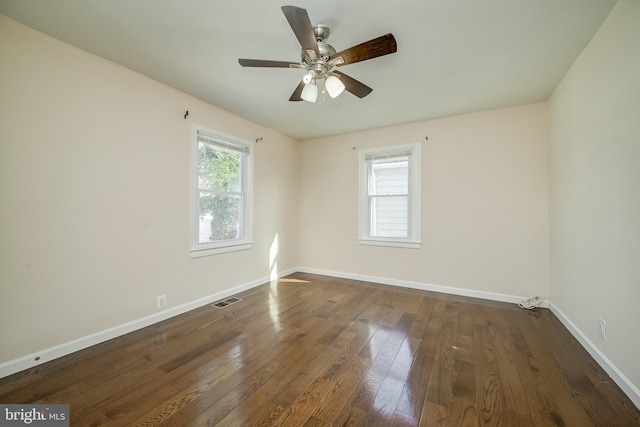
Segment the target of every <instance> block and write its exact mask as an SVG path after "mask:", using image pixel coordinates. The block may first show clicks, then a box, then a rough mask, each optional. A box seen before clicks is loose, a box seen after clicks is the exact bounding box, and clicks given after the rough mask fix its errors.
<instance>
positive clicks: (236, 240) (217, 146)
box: [191, 127, 252, 257]
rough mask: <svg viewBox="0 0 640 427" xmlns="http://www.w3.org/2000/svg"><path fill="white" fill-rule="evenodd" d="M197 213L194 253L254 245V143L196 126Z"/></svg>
mask: <svg viewBox="0 0 640 427" xmlns="http://www.w3.org/2000/svg"><path fill="white" fill-rule="evenodd" d="M194 140H195V144H194V145H195V150H194V151H195V165H196V167H195V169H196V171H195V197H194V200H195V203H194V204H195V208H194V211H195V214H194V226H193V229H194V233H193V247H192V252H191V253H192V256H193V257H198V256H206V255H212V254H216V253H222V252H229V251H236V250H243V249H249V248H250V247H251V243H252V242H251V190H252V185H251V181H252V180H251V175H252V174H251V172H252V158H251V145H250V144H249V143H247V142H244V141H241V140H238V139H236V138H234V137H231V136H228V135H223V134H221V133H219V132H216V131H211V130H205V129H203V128H200V127H196V129H195V137H194Z"/></svg>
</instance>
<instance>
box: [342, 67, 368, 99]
mask: <svg viewBox="0 0 640 427" xmlns="http://www.w3.org/2000/svg"><path fill="white" fill-rule="evenodd" d="M333 73H334V74H337V75H338V76H339V78H340V81H341V82H342V83H343V84H344V88H345V89H346V90H347V91H349V92H351V93H352V94H354V95H355V96H357V97H358V98H364V97H365V96H367V95H369V94H370V93H371V91H372V90H373V89H371V88H370V87H369V86H367V85H366V84H364V83H361V82H359V81H358V80H356V79H354V78H353V77H349V76H347V75H346V74H345V73H341V72H340V71H333Z"/></svg>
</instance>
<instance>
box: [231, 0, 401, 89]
mask: <svg viewBox="0 0 640 427" xmlns="http://www.w3.org/2000/svg"><path fill="white" fill-rule="evenodd" d="M282 12H283V13H284V16H285V17H286V18H287V21H288V22H289V25H290V26H291V29H292V30H293V32H294V34H295V35H296V37H297V38H298V41H299V42H300V45H301V46H302V54H301V59H300V62H287V61H270V60H262V59H243V58H240V59H238V62H239V63H240V65H242V66H243V67H271V68H302V69H305V70H307V72H306V74H305V75H304V77H303V78H302V81H301V82H300V84H298V87H296V90H294V91H293V94H292V95H291V98H289V101H302V100H305V101H309V102H316V100H317V97H318V85H317V84H318V82H321V81H324V90H325V91H326V92H327V93H328V94H329V96H331V97H332V98H335V97H336V96H338V95H340V94H341V93H342V91H344V90H345V89H346V90H347V91H348V92H351V93H352V94H354V95H355V96H357V97H359V98H364V97H365V96H367V95H369V94H370V93H371V91H372V90H373V89H371V88H370V87H369V86H367V85H365V84H363V83H361V82H359V81H358V80H356V79H354V78H352V77H349V76H348V75H346V74H344V73H341V72H340V71H337V70H335V68H336V67H341V66H343V65H348V64H353V63H355V62H360V61H366V60H368V59H373V58H377V57H379V56H383V55H388V54H390V53H394V52H396V51H397V50H398V47H397V45H396V39H395V38H394V37H393V34H391V33H389V34H385V35H384V36H380V37H377V38H375V39H372V40H369V41H367V42H364V43H361V44H359V45H357V46H353V47H350V48H349V49H345V50H342V51H340V52H336V50H335V49H334V48H333V46H331V45H329V44H327V42H326V40H327V38H328V37H329V34H330V32H331V31H330V30H329V27H327V26H326V25H311V21H310V20H309V15H308V14H307V11H306V9H303V8H300V7H296V6H282Z"/></svg>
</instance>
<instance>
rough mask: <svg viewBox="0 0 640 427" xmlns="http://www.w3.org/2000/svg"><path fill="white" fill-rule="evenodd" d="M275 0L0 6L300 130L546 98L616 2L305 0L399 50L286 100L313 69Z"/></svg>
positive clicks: (315, 15)
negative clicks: (313, 95)
mask: <svg viewBox="0 0 640 427" xmlns="http://www.w3.org/2000/svg"><path fill="white" fill-rule="evenodd" d="M283 4H286V3H282V2H281V1H274V0H235V1H231V0H229V1H222V0H102V1H99V0H55V1H52V0H0V13H3V14H5V15H7V16H9V17H11V18H13V19H15V20H17V21H20V22H22V23H24V24H26V25H28V26H30V27H33V28H35V29H37V30H40V31H42V32H44V33H47V34H49V35H51V36H53V37H56V38H58V39H60V40H63V41H65V42H67V43H69V44H72V45H74V46H77V47H79V48H82V49H84V50H87V51H89V52H92V53H94V54H96V55H99V56H102V57H104V58H107V59H109V60H111V61H113V62H116V63H118V64H121V65H124V66H126V67H128V68H130V69H133V70H136V71H138V72H140V73H142V74H145V75H147V76H149V77H152V78H154V79H156V80H158V81H160V82H163V83H165V84H167V85H169V86H172V87H174V88H177V89H179V90H181V91H183V92H186V93H189V94H191V95H194V96H196V97H198V98H201V99H203V100H206V101H208V102H210V103H212V104H215V105H217V106H219V107H222V108H224V109H226V110H229V111H231V112H234V113H236V114H238V115H240V116H242V117H245V118H247V119H249V120H252V121H254V122H256V123H259V124H261V125H263V126H265V127H267V128H271V129H274V130H277V131H279V132H282V133H284V134H287V135H289V136H291V137H293V138H296V139H299V140H303V139H309V138H316V137H321V136H328V135H333V134H342V133H347V132H353V131H358V130H363V129H369V128H375V127H380V126H387V125H392V124H398V123H407V122H413V121H420V120H426V119H432V118H436V117H443V116H450V115H455V114H462V113H468V112H474V111H480V110H486V109H491V108H500V107H508V106H514V105H520V104H526V103H531V102H538V101H544V100H546V99H548V97H549V96H550V94H551V93H552V91H553V89H554V88H555V87H556V86H557V84H558V83H559V82H560V80H561V79H562V77H563V76H564V74H565V73H566V72H567V70H568V69H569V67H570V66H571V64H572V63H573V62H574V61H575V59H576V58H577V57H578V55H579V54H580V52H581V51H582V50H583V49H584V47H585V46H586V45H587V43H588V42H589V41H590V40H591V38H592V37H593V35H594V34H595V32H596V31H597V29H598V27H599V26H600V24H601V23H602V21H603V20H604V18H605V17H606V15H607V14H608V13H609V11H610V10H611V8H612V7H613V5H614V4H615V0H396V1H382V0H349V1H345V0H323V1H312V0H296V1H295V3H289V4H293V5H295V6H299V7H303V8H305V9H307V11H308V13H309V16H310V18H311V22H312V23H313V24H325V25H328V26H329V27H330V28H331V36H330V37H329V39H328V42H329V44H331V45H333V46H334V47H335V48H336V50H338V51H339V50H343V49H345V48H348V47H351V46H353V45H356V44H359V43H361V42H364V41H367V40H370V39H373V38H375V37H378V36H381V35H383V34H386V33H389V32H391V33H393V34H394V36H395V38H396V41H397V44H398V52H397V53H395V54H391V55H387V56H383V57H380V58H376V59H372V60H369V61H364V62H360V63H357V64H351V65H347V66H344V67H341V68H340V71H342V72H344V73H346V74H348V75H350V76H351V77H353V78H355V79H357V80H359V81H361V82H363V83H365V84H366V85H368V86H370V87H372V88H373V92H372V93H371V94H370V95H369V96H367V97H365V98H363V99H359V98H357V97H355V96H353V95H352V94H350V93H347V92H345V93H344V94H342V95H341V96H340V97H338V98H336V99H330V98H327V99H326V100H325V101H324V102H322V103H317V104H310V103H307V102H289V101H288V99H289V96H290V95H291V93H292V92H293V90H294V89H295V88H296V86H297V85H298V83H299V82H300V80H301V78H302V75H303V74H304V71H303V70H299V69H277V68H243V67H241V66H240V65H239V64H238V61H237V59H238V58H251V59H273V60H282V61H294V62H297V61H299V59H300V46H299V44H298V41H297V39H296V37H295V36H294V34H293V32H292V30H291V28H290V27H289V25H288V23H287V21H286V19H285V17H284V15H283V14H282V11H281V10H280V7H281V6H282V5H283Z"/></svg>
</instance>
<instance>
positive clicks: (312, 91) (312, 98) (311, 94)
mask: <svg viewBox="0 0 640 427" xmlns="http://www.w3.org/2000/svg"><path fill="white" fill-rule="evenodd" d="M300 98H302V99H304V100H305V101H308V102H316V100H317V99H318V86H316V85H315V84H313V83H308V84H306V85H304V88H303V89H302V93H301V94H300Z"/></svg>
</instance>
